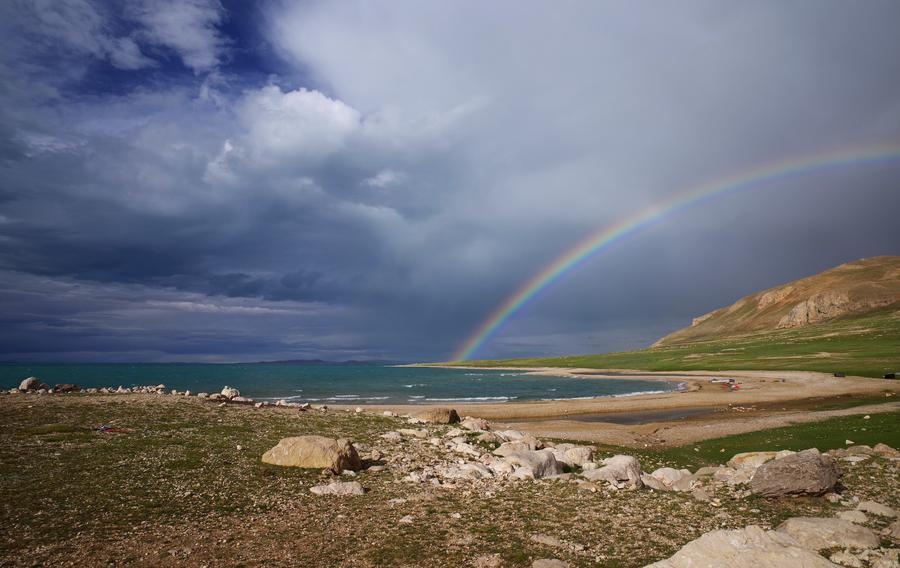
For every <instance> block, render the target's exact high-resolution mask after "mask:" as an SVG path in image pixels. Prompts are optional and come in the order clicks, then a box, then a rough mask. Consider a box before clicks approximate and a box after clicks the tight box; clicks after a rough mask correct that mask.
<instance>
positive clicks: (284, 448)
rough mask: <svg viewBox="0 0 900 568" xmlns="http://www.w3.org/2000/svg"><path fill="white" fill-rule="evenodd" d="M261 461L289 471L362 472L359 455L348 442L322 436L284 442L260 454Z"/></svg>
mask: <svg viewBox="0 0 900 568" xmlns="http://www.w3.org/2000/svg"><path fill="white" fill-rule="evenodd" d="M262 461H263V463H268V464H272V465H281V466H288V467H303V468H316V469H330V470H331V471H333V472H334V473H340V472H341V471H344V470H345V469H349V470H351V471H358V470H360V469H361V468H362V464H361V462H360V459H359V455H358V454H357V453H356V449H355V448H354V447H353V444H351V443H350V441H349V440H345V439H338V440H335V439H333V438H326V437H324V436H297V437H294V438H283V439H282V440H280V441H279V442H278V444H277V445H276V446H275V447H274V448H272V449H271V450H269V451H267V452H266V453H264V454H263V456H262Z"/></svg>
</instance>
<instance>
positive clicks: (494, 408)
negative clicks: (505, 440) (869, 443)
mask: <svg viewBox="0 0 900 568" xmlns="http://www.w3.org/2000/svg"><path fill="white" fill-rule="evenodd" d="M434 367H438V368H454V369H480V367H448V366H441V365H434ZM491 370H507V371H526V372H528V373H530V374H539V375H546V376H561V377H566V376H568V377H573V376H575V377H583V378H586V379H591V380H605V379H621V378H623V375H627V376H628V377H629V378H636V379H637V378H640V379H641V380H651V381H653V380H655V381H667V382H676V381H677V382H682V383H685V385H686V388H685V389H684V390H680V391H672V392H663V393H643V394H636V395H633V396H627V397H622V396H619V397H612V396H610V397H596V398H591V399H588V400H583V399H581V400H578V399H565V400H556V401H508V402H504V403H500V404H496V403H479V404H453V405H452V406H453V407H454V408H455V409H456V410H457V412H459V414H460V416H466V415H469V416H477V417H479V418H485V419H487V420H491V421H494V422H500V423H503V424H504V425H505V426H506V427H509V428H514V429H517V430H522V431H526V432H529V433H531V434H534V435H535V436H544V437H551V438H559V439H572V440H582V441H591V442H600V443H607V444H614V445H620V446H630V447H660V446H672V445H680V444H686V443H691V442H696V441H699V440H706V439H711V438H718V437H722V436H728V435H732V434H740V433H746V432H751V431H755V430H761V429H766V428H777V427H781V426H788V425H790V424H795V423H800V422H810V421H818V420H824V419H826V418H830V417H833V416H847V415H855V414H866V413H879V412H896V411H900V402H897V400H898V399H897V398H894V397H897V396H898V395H900V381H896V380H890V379H874V378H867V377H853V376H848V377H840V378H839V377H834V376H833V375H832V374H829V373H819V372H812V371H741V370H734V371H716V372H708V371H675V372H662V371H641V370H638V369H583V368H558V367H540V368H534V367H503V368H493V367H492V368H491ZM713 378H726V379H728V378H731V379H734V380H735V383H736V384H737V386H738V388H737V389H736V390H732V389H731V388H728V387H723V386H722V385H719V384H711V383H710V382H709V381H710V379H713ZM880 397H883V401H884V402H883V403H880V404H879V403H878V402H879V401H878V400H877V399H878V398H880ZM847 398H850V399H866V402H869V404H862V405H859V406H854V407H852V408H838V409H833V410H822V409H820V408H819V407H821V406H827V405H828V404H829V403H838V402H842V401H844V399H847ZM869 399H872V400H869ZM851 402H852V401H851ZM437 406H448V405H447V404H443V405H442V404H431V405H425V404H416V405H410V404H400V405H365V408H366V409H367V410H375V411H381V410H389V411H392V412H398V413H400V414H414V413H416V412H421V411H422V410H423V409H424V408H428V407H437ZM789 407H790V408H789ZM334 408H338V409H341V408H343V409H350V408H352V407H351V406H349V405H348V406H335V407H334ZM696 409H707V410H708V411H709V412H705V413H697V415H694V416H681V417H676V418H671V419H662V420H657V421H651V422H646V423H637V424H621V423H615V422H622V420H621V419H616V417H620V416H622V415H623V414H641V413H654V412H657V413H662V414H665V413H671V414H672V415H676V416H677V414H678V411H685V412H686V411H689V410H690V411H694V410H696ZM604 415H606V416H610V417H611V418H613V420H611V421H608V422H604V421H603V420H602V418H603V416H604ZM584 417H591V419H590V420H585V419H583V418H584ZM579 418H582V419H581V420H579Z"/></svg>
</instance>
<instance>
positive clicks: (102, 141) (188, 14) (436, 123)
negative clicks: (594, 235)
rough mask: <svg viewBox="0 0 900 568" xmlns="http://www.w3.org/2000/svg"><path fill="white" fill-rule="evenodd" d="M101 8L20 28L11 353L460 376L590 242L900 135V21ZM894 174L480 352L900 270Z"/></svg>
mask: <svg viewBox="0 0 900 568" xmlns="http://www.w3.org/2000/svg"><path fill="white" fill-rule="evenodd" d="M568 8H569V9H568V10H563V9H561V8H560V7H559V6H555V5H554V6H551V5H549V4H539V3H534V4H530V5H529V6H528V9H522V6H521V4H520V3H516V4H510V5H504V4H503V3H495V4H491V5H489V6H486V5H484V4H483V3H466V2H458V3H452V4H437V3H421V2H390V3H383V4H379V5H377V7H376V6H375V5H372V4H370V3H356V2H341V3H336V2H288V1H279V2H269V3H264V4H260V5H256V6H255V7H254V8H253V9H250V8H248V5H247V4H244V3H234V4H231V3H228V2H225V3H219V2H218V1H214V0H192V1H190V2H170V1H150V0H133V1H129V2H123V3H118V2H110V3H104V2H99V1H93V0H58V1H54V2H29V3H7V4H4V5H3V7H2V8H0V11H2V13H0V16H3V17H2V18H0V21H2V22H3V23H2V24H0V26H3V29H2V30H0V31H2V32H3V33H2V37H3V39H2V40H0V42H2V44H0V48H2V55H0V78H2V79H3V80H2V82H0V84H2V86H0V103H2V104H0V269H2V270H3V272H2V275H0V279H2V280H0V284H2V291H3V298H2V301H0V318H2V319H0V322H2V328H0V336H2V337H0V346H2V353H0V358H8V359H11V358H20V359H29V358H39V359H40V358H46V359H58V360H65V359H78V360H89V359H114V360H129V359H130V360H145V359H147V360H178V359H181V360H185V359H192V360H193V359H196V360H235V359H263V358H282V357H307V356H308V357H327V358H335V359H340V358H360V357H389V358H411V359H427V358H444V357H447V356H448V355H449V354H450V353H451V352H452V351H454V350H455V348H456V347H457V346H458V345H459V344H460V343H461V341H462V340H463V339H464V338H465V337H466V336H467V335H468V334H469V333H470V332H471V330H472V329H473V328H474V327H476V326H477V324H478V323H480V321H481V320H482V319H483V318H484V317H486V315H487V314H488V313H489V312H490V311H492V309H493V308H494V307H495V306H496V304H498V303H499V302H500V301H502V300H503V299H504V298H505V297H506V296H508V295H509V294H510V293H512V292H513V291H514V290H515V289H516V288H518V286H519V285H520V284H521V283H522V282H524V281H525V280H526V279H527V278H529V277H530V276H531V274H533V273H534V272H535V271H537V270H539V269H541V268H542V267H543V266H545V265H546V264H548V263H549V262H550V261H551V260H552V259H553V258H554V257H555V256H556V255H558V254H560V253H562V252H564V251H565V250H566V249H568V248H569V247H570V246H572V245H573V244H574V243H576V242H577V241H578V240H579V239H581V238H582V237H584V236H585V235H586V234H588V233H589V232H591V231H594V230H597V229H599V228H601V227H604V226H606V225H608V224H610V223H612V222H615V221H616V220H618V219H620V218H622V217H623V216H625V215H629V214H632V213H633V212H635V211H637V210H640V209H642V208H644V207H646V206H647V205H649V204H652V203H653V202H655V201H658V200H660V199H662V198H664V197H668V196H671V195H672V194H673V193H675V192H677V191H679V190H680V189H682V188H687V187H693V186H696V185H698V184H699V183H702V182H705V181H707V180H709V179H714V178H719V177H722V176H723V175H727V174H731V173H733V172H735V171H743V170H747V169H750V168H752V167H753V166H754V165H755V164H758V163H761V162H766V161H772V160H779V159H782V158H784V157H785V156H791V155H800V154H804V155H805V154H810V153H815V152H818V151H823V150H826V149H835V148H841V147H849V146H852V145H860V144H862V145H864V144H870V143H888V142H894V143H897V142H900V80H898V77H900V58H897V56H896V55H897V53H900V39H898V38H897V34H896V33H895V29H894V27H895V26H894V24H893V23H894V22H896V21H897V20H898V17H900V8H898V7H897V6H896V4H894V3H890V2H881V3H878V2H876V3H872V4H870V5H869V6H868V7H867V10H865V11H861V10H858V9H855V8H854V7H853V6H849V5H846V4H844V3H839V2H826V3H822V2H807V3H804V2H800V3H794V4H791V5H790V6H789V7H787V6H784V5H783V4H780V3H777V2H766V3H756V4H752V5H748V4H744V3H723V2H692V3H688V4H679V5H677V6H675V5H672V6H665V5H663V6H661V5H659V4H658V3H641V2H638V3H628V4H616V3H596V2H585V3H583V4H580V5H577V6H576V5H573V6H569V7H568ZM898 181H900V167H898V166H897V165H890V164H887V165H882V166H877V167H876V166H872V167H857V168H847V169H845V170H842V171H840V172H831V173H829V175H808V176H804V177H800V178H796V179H794V180H791V181H790V182H783V183H780V184H772V186H771V187H764V188H760V189H759V190H754V191H752V192H748V193H746V194H744V195H735V196H728V197H723V198H721V199H719V200H716V201H712V202H709V203H705V204H702V205H698V206H697V207H694V208H693V209H691V210H689V211H686V212H683V213H681V214H679V215H678V216H675V217H672V218H669V219H667V220H665V221H664V222H662V223H659V224H658V225H656V226H655V227H652V228H650V229H649V230H646V231H644V232H643V233H641V234H638V235H636V236H635V237H633V238H632V239H630V240H627V241H623V242H621V243H619V244H618V245H616V246H615V247H613V248H612V249H611V250H610V251H608V252H607V253H605V254H604V255H602V256H598V257H597V258H595V259H593V260H592V261H591V262H588V263H586V264H585V265H584V266H583V267H582V268H581V269H579V270H578V271H576V272H575V273H574V274H572V275H571V276H570V277H568V278H567V279H565V280H563V281H560V282H558V283H557V284H556V285H555V286H553V287H551V288H550V289H548V290H547V291H546V292H545V293H544V294H543V295H542V296H541V297H540V298H538V299H537V300H536V301H534V302H532V303H531V304H530V305H529V306H528V308H527V309H526V310H524V311H523V312H522V313H521V314H520V315H519V316H517V318H515V319H514V320H513V321H512V322H510V323H509V325H508V326H506V327H505V328H504V331H503V334H502V335H501V336H500V337H498V338H497V339H496V340H495V341H494V342H493V343H491V344H490V345H489V346H487V347H486V349H485V351H484V352H483V354H484V355H498V356H499V355H502V356H507V355H520V354H530V353H535V354H538V353H564V352H580V351H603V350H609V349H625V348H629V347H634V346H638V345H644V344H646V343H648V342H650V341H652V339H654V338H655V337H657V336H659V335H662V334H663V333H665V332H666V331H668V330H670V329H672V328H674V327H678V326H679V325H681V324H682V323H684V322H687V321H689V318H690V317H691V316H693V315H697V314H699V313H702V312H705V311H708V310H710V309H713V308H716V307H718V306H720V305H722V304H726V303H729V302H731V301H733V300H734V299H736V298H737V297H739V296H741V295H743V294H747V293H750V292H753V291H755V290H757V289H760V288H765V287H768V286H772V285H775V284H778V283H780V282H782V281H786V280H790V279H794V278H797V277H801V276H804V275H807V274H810V273H813V272H816V271H819V270H822V269H825V268H828V267H829V266H832V265H834V264H837V263H840V262H843V261H847V260H851V259H853V258H857V257H861V256H871V255H874V254H891V253H896V252H897V248H898V245H900V237H898V236H897V233H896V231H895V230H891V227H895V226H896V220H895V219H894V218H893V217H895V216H896V214H895V212H896V211H897V210H900V197H898V196H900V192H897V191H896V187H897V183H898Z"/></svg>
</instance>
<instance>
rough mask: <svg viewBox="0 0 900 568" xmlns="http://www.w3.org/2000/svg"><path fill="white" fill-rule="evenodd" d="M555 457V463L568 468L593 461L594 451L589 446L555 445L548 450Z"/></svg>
mask: <svg viewBox="0 0 900 568" xmlns="http://www.w3.org/2000/svg"><path fill="white" fill-rule="evenodd" d="M548 449H549V450H550V451H551V452H553V455H554V456H555V457H556V461H559V462H562V463H564V464H566V465H569V466H578V467H581V466H582V465H584V464H586V463H588V462H590V461H591V460H593V459H594V449H593V448H591V447H590V446H576V445H575V444H557V445H555V446H552V447H550V448H548Z"/></svg>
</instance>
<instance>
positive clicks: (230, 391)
mask: <svg viewBox="0 0 900 568" xmlns="http://www.w3.org/2000/svg"><path fill="white" fill-rule="evenodd" d="M221 394H222V396H224V397H225V398H227V399H232V398H234V397H236V396H241V391H239V390H237V389H236V388H232V387H229V386H227V385H226V386H225V387H224V388H223V389H222V392H221Z"/></svg>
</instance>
